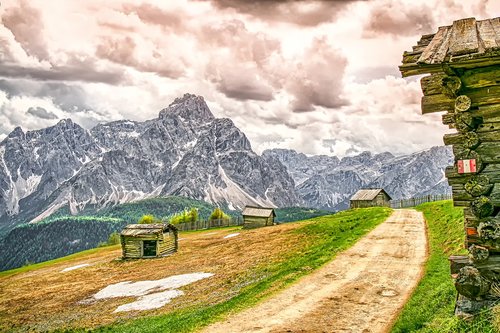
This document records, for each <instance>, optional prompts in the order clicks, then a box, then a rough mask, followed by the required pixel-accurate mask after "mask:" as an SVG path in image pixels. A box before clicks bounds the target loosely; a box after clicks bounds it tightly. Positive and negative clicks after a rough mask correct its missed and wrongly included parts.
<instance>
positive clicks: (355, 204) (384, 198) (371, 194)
mask: <svg viewBox="0 0 500 333" xmlns="http://www.w3.org/2000/svg"><path fill="white" fill-rule="evenodd" d="M390 205H391V197H390V196H389V194H387V192H385V191H384V189H381V188H373V189H361V190H359V191H358V192H356V193H355V194H354V195H353V196H352V198H351V205H350V207H351V208H367V207H390Z"/></svg>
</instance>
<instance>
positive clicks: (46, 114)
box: [26, 106, 57, 119]
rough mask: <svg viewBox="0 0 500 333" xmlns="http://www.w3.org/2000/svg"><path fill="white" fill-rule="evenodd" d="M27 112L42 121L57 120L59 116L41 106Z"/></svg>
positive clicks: (31, 108)
mask: <svg viewBox="0 0 500 333" xmlns="http://www.w3.org/2000/svg"><path fill="white" fill-rule="evenodd" d="M26 112H27V113H29V114H31V115H33V116H35V117H38V118H42V119H57V116H56V115H55V114H53V113H52V112H50V111H47V110H46V109H44V108H42V107H39V106H37V107H30V108H29V109H28V111H26Z"/></svg>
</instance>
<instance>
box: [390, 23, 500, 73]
mask: <svg viewBox="0 0 500 333" xmlns="http://www.w3.org/2000/svg"><path fill="white" fill-rule="evenodd" d="M478 62H481V63H484V65H485V66H486V65H494V64H500V18H498V17H497V18H493V19H487V20H481V21H476V19H475V18H473V17H472V18H466V19H461V20H457V21H454V22H453V25H450V26H444V27H440V28H439V29H438V31H437V32H436V33H435V34H430V35H423V36H422V38H421V39H420V41H418V43H417V45H416V46H414V47H413V50H412V51H409V52H405V53H404V54H403V65H401V66H399V69H400V71H401V73H402V75H403V77H405V76H411V75H418V74H425V73H436V72H441V71H442V67H441V64H443V63H448V64H449V65H450V66H452V67H462V68H467V67H468V66H470V65H471V64H477V63H478Z"/></svg>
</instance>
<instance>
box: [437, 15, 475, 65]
mask: <svg viewBox="0 0 500 333" xmlns="http://www.w3.org/2000/svg"><path fill="white" fill-rule="evenodd" d="M431 43H432V42H431ZM478 51H479V41H478V38H477V30H476V19H475V18H466V19H462V20H457V21H455V22H453V25H452V27H451V36H450V48H449V52H450V54H451V55H454V56H457V55H462V54H467V53H476V52H478Z"/></svg>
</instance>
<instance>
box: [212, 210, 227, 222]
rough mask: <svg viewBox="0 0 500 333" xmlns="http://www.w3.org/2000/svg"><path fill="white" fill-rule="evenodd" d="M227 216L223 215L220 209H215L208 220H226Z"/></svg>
mask: <svg viewBox="0 0 500 333" xmlns="http://www.w3.org/2000/svg"><path fill="white" fill-rule="evenodd" d="M228 218H229V215H227V214H226V213H224V211H223V210H222V209H220V208H219V207H217V208H215V209H214V211H213V212H212V214H210V220H221V219H228Z"/></svg>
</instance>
